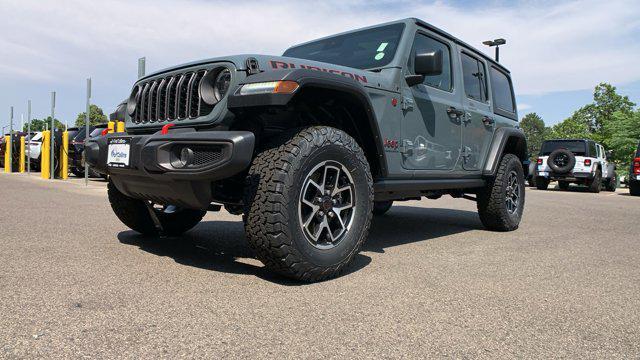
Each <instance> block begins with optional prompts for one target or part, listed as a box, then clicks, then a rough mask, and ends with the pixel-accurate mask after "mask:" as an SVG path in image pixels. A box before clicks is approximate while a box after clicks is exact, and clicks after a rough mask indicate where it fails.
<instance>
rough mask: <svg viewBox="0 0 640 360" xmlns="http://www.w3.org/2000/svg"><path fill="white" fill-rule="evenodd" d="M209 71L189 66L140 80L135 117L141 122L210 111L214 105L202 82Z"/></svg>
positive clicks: (180, 118)
mask: <svg viewBox="0 0 640 360" xmlns="http://www.w3.org/2000/svg"><path fill="white" fill-rule="evenodd" d="M209 71H210V70H206V69H195V70H189V71H186V72H184V73H178V74H174V75H169V76H167V75H164V77H160V76H158V77H157V78H154V79H151V80H146V81H144V82H141V83H138V84H137V85H136V87H137V90H136V92H137V97H136V111H135V113H134V114H133V115H132V116H131V120H132V121H133V122H134V123H136V124H141V123H149V122H156V121H157V122H164V121H170V120H187V119H195V118H197V117H200V116H206V115H208V114H210V113H211V111H213V108H214V106H212V105H208V104H207V103H205V102H204V101H203V100H202V98H201V96H200V84H201V83H202V81H203V79H204V77H205V75H206V74H207V73H208V72H209Z"/></svg>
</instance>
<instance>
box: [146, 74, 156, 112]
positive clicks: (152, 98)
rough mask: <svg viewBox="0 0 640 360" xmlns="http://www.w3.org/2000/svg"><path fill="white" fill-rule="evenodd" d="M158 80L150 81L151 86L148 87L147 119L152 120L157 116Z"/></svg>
mask: <svg viewBox="0 0 640 360" xmlns="http://www.w3.org/2000/svg"><path fill="white" fill-rule="evenodd" d="M157 90H158V82H157V81H154V82H152V83H151V87H150V88H149V100H148V101H149V110H147V114H148V115H147V121H148V122H154V121H156V119H157V118H158V113H157V112H156V109H157V108H156V106H157V105H158V103H157V101H158V93H157Z"/></svg>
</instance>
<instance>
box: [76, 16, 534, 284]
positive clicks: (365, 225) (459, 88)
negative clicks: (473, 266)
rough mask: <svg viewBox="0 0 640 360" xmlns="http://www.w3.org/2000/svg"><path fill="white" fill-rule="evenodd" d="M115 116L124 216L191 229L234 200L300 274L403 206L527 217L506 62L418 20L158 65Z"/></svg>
mask: <svg viewBox="0 0 640 360" xmlns="http://www.w3.org/2000/svg"><path fill="white" fill-rule="evenodd" d="M115 116H116V117H117V118H118V119H125V121H126V133H114V134H108V135H106V136H102V137H99V138H95V139H92V140H90V141H88V143H87V150H86V151H87V155H86V157H87V162H88V163H89V164H90V165H91V166H93V167H95V168H96V169H97V170H98V171H99V172H104V173H107V174H109V175H110V182H109V185H108V191H109V200H110V202H111V205H112V207H113V210H114V212H115V214H116V215H117V216H118V218H119V219H120V220H121V221H122V222H123V223H124V224H126V225H127V226H128V227H130V228H131V229H133V230H135V231H137V232H140V233H143V234H162V233H163V234H167V235H179V234H181V233H183V232H185V231H187V230H189V229H191V228H192V227H194V226H195V225H196V224H198V222H199V221H200V220H201V219H202V217H203V216H204V215H205V212H206V211H207V210H209V211H216V210H219V209H220V208H221V206H224V207H225V208H226V209H227V210H228V211H229V212H230V213H232V214H242V215H243V220H244V224H245V229H246V236H247V240H248V241H249V244H250V245H251V247H252V248H253V249H254V250H255V252H256V254H257V257H258V259H259V260H261V261H262V262H263V263H264V264H265V265H266V266H267V267H268V268H270V269H272V270H274V271H276V272H278V273H281V274H284V275H285V276H289V277H292V278H295V279H300V280H304V281H318V280H322V279H327V278H331V277H334V276H336V275H337V274H339V273H340V271H341V270H343V269H344V268H345V267H346V266H347V265H348V264H349V262H350V261H351V260H352V259H353V257H354V256H355V255H356V254H357V253H358V251H359V250H360V247H361V246H362V244H363V242H364V241H365V239H366V238H367V233H368V230H369V225H370V222H371V218H372V215H374V214H383V213H384V212H386V211H387V210H389V208H390V207H391V205H392V202H393V201H400V200H410V199H420V198H422V197H427V198H430V199H435V198H438V197H440V196H442V195H452V196H454V197H459V198H466V199H471V200H474V201H476V202H477V207H478V213H479V215H480V219H481V221H482V223H483V224H484V225H485V227H487V228H488V229H491V230H495V231H511V230H515V229H517V228H518V225H519V223H520V220H521V217H522V211H523V208H524V204H525V193H524V179H525V175H526V174H525V172H526V171H525V170H523V166H522V162H523V161H524V160H526V158H527V152H526V148H527V147H526V140H525V137H524V134H523V132H522V131H521V130H520V129H519V128H518V125H517V112H516V104H515V97H514V93H513V88H512V83H511V78H510V75H509V71H508V70H507V69H505V68H504V67H503V66H502V65H500V64H498V63H496V62H494V61H493V60H491V59H490V58H488V57H487V56H485V55H483V54H482V53H481V52H479V51H478V50H476V49H474V48H473V47H471V46H469V45H467V44H465V43H464V42H462V41H460V40H458V39H456V38H454V37H453V36H451V35H449V34H447V33H446V32H444V31H442V30H440V29H437V28H435V27H433V26H432V25H429V24H427V23H425V22H423V21H420V20H417V19H406V20H401V21H396V22H392V23H387V24H382V25H378V26H373V27H369V28H365V29H361V30H356V31H351V32H347V33H343V34H339V35H335V36H331V37H327V38H323V39H320V40H316V41H312V42H308V43H305V44H302V45H297V46H294V47H292V48H290V49H288V50H287V51H285V53H284V55H283V56H268V55H239V56H227V57H221V58H214V59H209V60H203V61H197V62H192V63H188V64H184V65H180V66H176V67H173V68H170V69H166V70H162V71H159V72H157V73H154V74H150V75H147V76H145V77H143V78H141V79H139V80H138V81H137V82H136V83H135V84H134V86H133V90H132V92H131V95H130V97H129V99H128V100H127V101H126V102H125V103H123V104H121V106H119V107H118V109H117V110H116V115H115ZM434 226H437V225H435V224H434ZM398 236H402V229H398Z"/></svg>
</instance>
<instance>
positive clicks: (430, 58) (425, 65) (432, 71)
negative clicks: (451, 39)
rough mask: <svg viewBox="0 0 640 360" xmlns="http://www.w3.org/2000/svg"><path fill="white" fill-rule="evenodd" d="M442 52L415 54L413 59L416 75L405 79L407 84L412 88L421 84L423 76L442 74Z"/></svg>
mask: <svg viewBox="0 0 640 360" xmlns="http://www.w3.org/2000/svg"><path fill="white" fill-rule="evenodd" d="M442 57H443V55H442V50H438V51H432V52H428V53H417V54H416V57H415V59H414V62H413V63H414V68H415V72H416V75H408V76H407V77H406V81H407V84H408V85H409V86H414V85H418V84H420V83H422V82H423V81H424V77H425V76H434V75H440V74H442Z"/></svg>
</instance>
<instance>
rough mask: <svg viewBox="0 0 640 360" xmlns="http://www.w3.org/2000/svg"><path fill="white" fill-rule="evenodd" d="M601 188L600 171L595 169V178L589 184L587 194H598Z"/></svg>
mask: <svg viewBox="0 0 640 360" xmlns="http://www.w3.org/2000/svg"><path fill="white" fill-rule="evenodd" d="M601 188H602V171H601V170H600V169H596V174H595V176H594V177H593V179H592V180H591V181H590V182H589V192H592V193H594V194H597V193H599V192H600V190H601Z"/></svg>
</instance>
